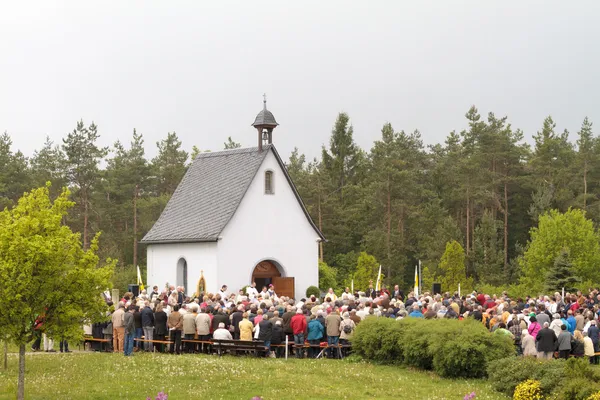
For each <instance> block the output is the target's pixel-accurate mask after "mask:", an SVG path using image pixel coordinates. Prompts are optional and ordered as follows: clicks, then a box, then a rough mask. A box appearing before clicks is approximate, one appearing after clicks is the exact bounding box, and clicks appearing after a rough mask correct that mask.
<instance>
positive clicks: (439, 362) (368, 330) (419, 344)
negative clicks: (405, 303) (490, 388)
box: [352, 318, 514, 389]
mask: <svg viewBox="0 0 600 400" xmlns="http://www.w3.org/2000/svg"><path fill="white" fill-rule="evenodd" d="M352 345H353V348H354V350H355V351H356V353H357V354H359V355H360V356H362V357H363V358H365V359H367V360H371V361H376V362H381V363H390V364H392V363H393V364H405V365H408V366H412V367H416V368H420V369H426V370H430V369H433V370H434V371H435V372H437V373H438V374H439V375H441V376H447V377H482V376H485V375H486V371H487V366H488V365H489V364H491V363H494V362H495V361H496V360H499V359H501V358H504V357H507V356H509V355H511V354H513V353H514V346H513V343H512V340H510V339H509V338H507V337H505V336H501V335H493V334H490V333H489V332H488V331H487V330H486V329H485V327H483V326H482V325H481V324H480V323H477V322H475V321H459V320H452V319H443V320H423V319H413V318H405V319H403V320H402V321H395V320H393V319H388V318H367V319H366V320H365V321H363V322H361V323H360V324H359V325H358V327H357V328H356V331H355V333H354V336H353V339H352ZM513 389H514V388H513Z"/></svg>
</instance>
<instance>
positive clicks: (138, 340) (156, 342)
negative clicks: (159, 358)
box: [133, 336, 174, 352]
mask: <svg viewBox="0 0 600 400" xmlns="http://www.w3.org/2000/svg"><path fill="white" fill-rule="evenodd" d="M133 340H134V341H136V342H142V343H152V344H164V345H170V344H172V343H174V342H172V341H170V340H150V339H144V338H143V336H142V338H141V339H139V338H136V339H133ZM152 351H154V352H156V346H152Z"/></svg>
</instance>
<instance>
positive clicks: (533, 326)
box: [527, 313, 542, 339]
mask: <svg viewBox="0 0 600 400" xmlns="http://www.w3.org/2000/svg"><path fill="white" fill-rule="evenodd" d="M527 329H528V330H529V334H530V335H531V336H533V337H534V338H536V339H537V335H538V332H539V331H540V330H542V326H541V325H540V324H539V323H538V322H537V318H536V316H535V313H531V314H530V315H529V327H527Z"/></svg>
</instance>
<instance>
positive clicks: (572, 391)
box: [488, 357, 600, 400]
mask: <svg viewBox="0 0 600 400" xmlns="http://www.w3.org/2000/svg"><path fill="white" fill-rule="evenodd" d="M488 376H489V380H490V382H491V383H492V386H493V387H494V389H496V390H497V391H499V392H502V393H504V394H506V395H508V396H512V395H513V393H514V391H515V388H516V387H517V386H518V385H519V384H520V383H522V382H524V381H527V380H536V381H539V382H540V389H541V390H542V394H543V395H545V396H551V398H556V399H561V400H584V399H587V397H589V396H590V395H591V394H593V393H594V392H596V391H598V390H599V389H600V376H599V375H598V372H597V369H595V368H594V367H592V366H591V365H590V363H589V361H588V360H587V359H584V358H570V359H569V360H567V361H565V360H539V359H537V358H534V357H510V358H505V359H502V360H498V361H496V362H494V363H493V364H490V365H489V366H488Z"/></svg>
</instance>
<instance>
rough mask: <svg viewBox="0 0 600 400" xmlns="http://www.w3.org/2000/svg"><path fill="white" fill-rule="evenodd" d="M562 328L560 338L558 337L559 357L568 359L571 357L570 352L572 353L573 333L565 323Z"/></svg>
mask: <svg viewBox="0 0 600 400" xmlns="http://www.w3.org/2000/svg"><path fill="white" fill-rule="evenodd" d="M560 329H561V332H560V335H558V338H557V339H556V342H557V350H558V357H559V358H564V359H565V360H566V359H567V358H569V354H571V334H570V333H569V331H568V330H567V326H566V325H564V324H563V325H562V326H561V327H560Z"/></svg>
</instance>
